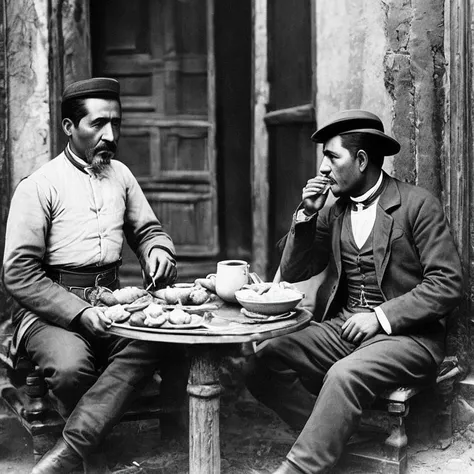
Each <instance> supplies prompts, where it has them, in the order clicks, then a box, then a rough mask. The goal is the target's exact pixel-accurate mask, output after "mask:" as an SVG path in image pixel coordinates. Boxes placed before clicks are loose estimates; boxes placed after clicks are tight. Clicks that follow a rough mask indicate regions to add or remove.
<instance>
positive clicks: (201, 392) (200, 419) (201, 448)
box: [110, 304, 312, 474]
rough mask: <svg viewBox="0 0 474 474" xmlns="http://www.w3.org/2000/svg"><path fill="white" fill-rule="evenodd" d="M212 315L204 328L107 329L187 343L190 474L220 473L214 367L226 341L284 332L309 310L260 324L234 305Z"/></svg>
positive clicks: (300, 323) (300, 324) (302, 323)
mask: <svg viewBox="0 0 474 474" xmlns="http://www.w3.org/2000/svg"><path fill="white" fill-rule="evenodd" d="M212 314H213V315H214V317H213V318H212V319H211V321H209V322H208V323H206V325H205V327H200V328H195V329H183V328H180V329H161V328H137V327H132V326H129V325H128V324H127V323H125V324H114V325H112V327H111V328H110V332H111V333H113V334H116V335H118V336H122V337H128V338H131V339H141V340H145V341H155V342H167V343H176V344H187V345H189V348H190V352H191V369H190V374H189V381H188V389H187V390H188V393H189V473H190V474H219V473H220V469H221V459H220V440H219V405H220V393H221V386H220V383H219V368H220V362H221V357H222V354H223V353H224V352H225V347H226V345H228V344H242V343H252V342H260V341H264V340H266V339H271V338H274V337H277V336H282V335H284V334H289V333H292V332H295V331H298V330H300V329H302V328H304V327H306V326H307V325H308V324H309V322H310V320H311V317H312V314H311V313H310V312H309V311H307V310H305V309H298V308H297V309H296V310H295V312H294V313H292V314H291V315H290V317H288V318H287V319H281V320H275V321H273V322H265V323H262V322H260V321H258V320H250V319H249V318H246V317H245V316H244V315H243V314H242V313H241V312H240V306H237V305H227V304H226V305H223V306H222V307H220V308H219V309H217V310H213V311H212Z"/></svg>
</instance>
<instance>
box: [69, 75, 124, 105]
mask: <svg viewBox="0 0 474 474" xmlns="http://www.w3.org/2000/svg"><path fill="white" fill-rule="evenodd" d="M89 97H100V98H106V99H109V98H110V99H116V100H119V99H120V84H119V82H118V81H117V80H116V79H112V78H110V77H92V78H91V79H85V80H83V81H77V82H73V83H72V84H69V85H68V86H67V87H66V88H65V89H64V92H63V97H62V101H63V102H64V101H66V100H68V99H79V98H84V99H86V98H89Z"/></svg>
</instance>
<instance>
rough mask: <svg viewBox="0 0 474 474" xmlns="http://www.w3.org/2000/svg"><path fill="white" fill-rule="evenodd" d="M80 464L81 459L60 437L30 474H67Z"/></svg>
mask: <svg viewBox="0 0 474 474" xmlns="http://www.w3.org/2000/svg"><path fill="white" fill-rule="evenodd" d="M80 464H82V457H81V456H79V454H77V453H76V451H74V449H72V448H71V447H70V446H69V445H68V444H67V443H66V441H64V439H63V438H62V437H61V438H59V441H58V442H57V443H56V444H55V446H54V447H53V448H52V449H51V450H49V451H48V452H47V453H46V454H45V455H44V456H43V457H42V458H41V459H40V460H39V462H38V464H36V466H35V467H34V468H33V470H32V471H31V474H67V473H69V472H71V471H72V470H73V469H74V468H75V467H77V466H79V465H80Z"/></svg>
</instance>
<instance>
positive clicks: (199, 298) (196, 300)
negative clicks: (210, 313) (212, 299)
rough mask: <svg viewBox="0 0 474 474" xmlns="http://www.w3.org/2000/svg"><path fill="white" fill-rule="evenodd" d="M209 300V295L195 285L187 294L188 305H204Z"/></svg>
mask: <svg viewBox="0 0 474 474" xmlns="http://www.w3.org/2000/svg"><path fill="white" fill-rule="evenodd" d="M208 299H209V293H208V292H207V291H206V290H205V289H204V288H203V287H202V286H198V285H196V286H195V287H194V288H193V289H192V291H191V293H190V294H189V304H195V305H200V304H204V303H205V302H206V301H207V300H208Z"/></svg>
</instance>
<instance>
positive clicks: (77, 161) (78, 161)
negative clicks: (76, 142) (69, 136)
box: [66, 143, 91, 175]
mask: <svg viewBox="0 0 474 474" xmlns="http://www.w3.org/2000/svg"><path fill="white" fill-rule="evenodd" d="M66 156H67V157H68V158H69V160H70V161H71V162H72V164H73V165H74V166H75V167H76V168H79V169H80V170H81V171H84V172H85V173H87V174H89V175H91V171H90V165H89V163H87V162H86V161H84V160H83V159H82V158H79V156H77V155H76V154H75V153H74V152H73V151H72V149H71V146H70V145H69V143H68V144H67V145H66Z"/></svg>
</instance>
